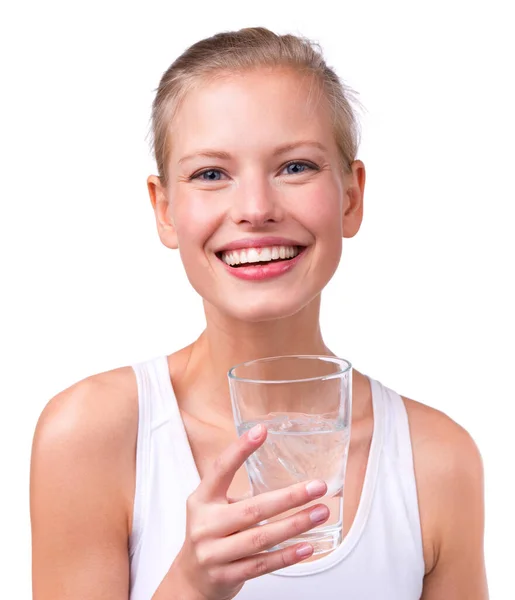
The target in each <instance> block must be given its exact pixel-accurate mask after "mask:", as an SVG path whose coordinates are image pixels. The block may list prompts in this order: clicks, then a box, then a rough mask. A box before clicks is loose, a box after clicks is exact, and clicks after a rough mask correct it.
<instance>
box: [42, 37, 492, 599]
mask: <svg viewBox="0 0 515 600" xmlns="http://www.w3.org/2000/svg"><path fill="white" fill-rule="evenodd" d="M350 98H351V94H350V92H349V90H347V89H346V88H345V87H344V86H342V85H341V83H340V82H339V80H338V78H337V77H336V75H335V74H334V72H333V71H332V70H331V69H329V68H328V67H327V66H326V65H325V63H324V61H323V59H322V57H321V54H320V53H319V52H318V51H317V49H316V48H315V47H314V46H313V45H311V44H309V43H308V42H307V41H305V40H303V39H300V38H298V37H295V36H277V35H275V34H273V33H272V32H270V31H268V30H266V29H262V28H254V29H244V30H241V31H238V32H232V33H223V34H219V35H216V36H214V37H212V38H209V39H206V40H202V41H201V42H199V43H197V44H195V45H194V46H192V47H191V48H189V49H188V50H187V51H186V52H185V53H184V54H183V55H182V56H181V57H180V58H178V59H177V60H176V61H175V63H174V64H173V65H172V66H171V67H170V69H169V70H168V71H167V72H166V73H165V74H164V76H163V78H162V80H161V83H160V86H159V89H158V91H157V95H156V98H155V101H154V107H153V133H154V151H155V157H156V162H157V167H158V175H157V176H151V177H149V179H148V189H149V193H150V199H151V203H152V206H153V209H154V211H155V216H156V222H157V228H158V232H159V236H160V239H161V241H162V243H163V244H164V245H165V246H167V247H168V248H170V249H177V248H179V249H180V254H181V258H182V260H183V263H184V266H185V269H186V272H187V275H188V278H189V281H190V282H191V284H192V285H193V287H194V288H195V289H196V291H197V292H198V293H199V294H200V295H201V296H202V298H203V301H204V308H205V315H206V328H205V331H204V332H203V333H202V335H201V336H200V337H199V338H198V339H197V340H196V341H194V342H193V343H192V344H191V345H190V346H188V347H186V348H183V349H182V350H179V351H178V352H175V353H173V354H171V355H170V356H167V357H158V358H157V359H153V360H149V361H147V362H145V363H141V364H137V365H132V366H130V367H125V368H121V369H115V370H113V371H110V372H107V373H101V374H97V375H94V376H92V377H89V378H87V379H86V380H84V381H81V382H78V383H77V384H75V385H73V386H72V387H71V388H69V389H67V390H65V391H63V392H62V393H60V394H59V395H58V396H56V397H55V398H54V399H52V400H51V402H50V403H49V404H48V406H47V407H46V408H45V410H44V411H43V414H42V416H41V418H40V421H39V423H38V427H37V430H36V434H35V438H34V449H33V461H32V475H31V477H32V479H31V514H32V528H33V586H34V597H35V598H36V600H46V599H52V600H56V599H58V600H65V599H68V598H70V599H71V598H73V599H74V600H76V599H77V598H91V599H100V598H112V599H115V598H116V599H120V600H122V599H127V598H131V599H132V600H143V599H149V598H154V599H155V600H166V599H170V600H171V599H179V598H180V599H181V600H182V599H184V600H190V599H191V600H205V599H209V600H215V599H216V600H218V599H227V598H234V597H236V596H237V597H238V598H242V599H257V598H265V597H267V598H280V597H288V598H289V597H296V598H312V597H313V596H314V595H315V594H322V595H323V596H324V597H338V598H349V599H353V600H356V599H372V598H373V599H378V598H381V599H382V600H384V599H390V598H392V599H395V600H404V599H406V600H408V599H415V598H420V597H422V598H424V600H442V599H445V600H451V599H454V598H455V599H458V598H459V599H460V600H461V599H464V598H466V599H467V600H480V599H481V600H484V599H485V598H487V597H488V592H487V585H486V576H485V569H484V559H483V484H482V465H481V458H480V455H479V453H478V450H477V448H476V446H475V444H474V442H473V441H472V439H471V438H470V436H469V435H468V434H467V432H466V431H464V430H463V429H462V428H461V427H460V426H458V425H457V424H456V423H454V422H453V421H452V420H451V419H449V418H448V417H447V416H445V415H444V414H442V413H440V412H438V411H436V410H433V409H431V408H429V407H427V406H424V405H422V404H420V403H418V402H415V401H414V400H410V399H408V398H404V397H401V396H399V395H398V394H396V393H395V392H393V391H392V390H388V389H387V388H385V387H384V386H382V385H381V384H380V383H379V382H375V381H374V380H372V379H369V378H368V377H366V376H365V375H363V374H361V373H359V372H358V371H356V370H354V372H353V409H352V436H351V442H350V450H349V457H348V463H347V474H346V482H345V516H344V523H343V534H344V537H345V539H344V542H343V543H342V544H341V546H340V547H339V548H338V549H336V550H335V551H333V552H331V553H329V554H326V555H325V556H324V555H321V556H318V555H317V556H312V548H310V547H309V545H307V547H306V545H299V544H297V545H295V546H293V547H289V548H287V549H286V550H281V551H274V552H263V551H264V550H267V549H269V548H272V547H273V546H275V545H276V544H277V543H279V542H282V541H285V540H288V539H289V538H292V537H294V536H296V535H298V534H299V533H302V532H305V531H308V530H310V529H311V528H312V527H314V526H315V525H318V524H320V523H323V522H324V521H325V520H326V519H327V510H324V503H323V495H324V493H325V491H326V486H325V482H316V481H314V482H310V484H312V485H310V484H308V485H305V484H297V485H295V486H291V487H290V488H287V489H284V490H279V491H274V492H269V493H265V494H261V495H259V496H256V497H254V498H252V497H250V496H249V494H248V491H249V490H248V481H247V478H246V474H245V469H244V461H245V459H246V458H247V457H248V456H249V455H250V454H251V453H252V452H253V451H255V450H256V449H257V448H258V447H259V446H260V445H261V444H262V443H263V442H264V440H265V438H266V431H263V430H256V431H251V432H249V433H247V434H245V435H243V436H242V437H241V438H239V439H237V436H236V433H235V431H234V423H233V418H232V413H231V405H230V399H229V393H228V386H227V375H226V374H227V371H228V369H229V368H230V367H231V366H233V365H235V364H238V363H240V362H243V361H246V360H250V359H254V358H259V357H266V356H278V355H288V354H310V355H314V354H325V355H327V354H331V352H330V350H329V349H328V348H327V347H326V346H325V344H324V341H323V338H322V335H321V332H320V327H319V309H320V295H321V292H322V290H323V288H324V287H325V285H326V284H327V283H328V281H329V280H330V278H331V277H332V275H333V274H334V272H335V270H336V268H337V266H338V263H339V260H340V256H341V250H342V238H343V237H345V238H350V237H353V236H354V235H355V234H356V233H357V232H358V230H359V228H360V225H361V221H362V215H363V192H364V185H365V169H364V165H363V163H362V162H361V161H359V160H357V159H356V153H357V145H358V143H357V123H356V119H355V116H354V113H353V110H352V107H351V103H350ZM256 247H258V248H260V251H259V252H258V253H257V254H256V253H255V252H254V251H250V249H251V248H256ZM265 248H266V249H267V250H265ZM289 261H292V262H289ZM313 498H320V503H319V504H317V506H316V507H315V510H314V511H313V510H312V509H311V508H310V509H303V508H302V507H303V505H305V504H307V503H308V502H312V500H313ZM297 507H298V512H297V514H296V515H294V516H292V517H289V518H286V519H282V520H279V521H276V522H273V523H269V524H266V525H258V523H259V522H261V521H263V520H264V519H266V518H269V517H272V516H274V515H278V514H281V513H283V512H284V511H286V510H287V509H291V508H297ZM317 509H318V510H317ZM315 511H316V512H315ZM299 563H302V564H299Z"/></svg>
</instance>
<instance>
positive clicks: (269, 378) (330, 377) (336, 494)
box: [228, 356, 352, 554]
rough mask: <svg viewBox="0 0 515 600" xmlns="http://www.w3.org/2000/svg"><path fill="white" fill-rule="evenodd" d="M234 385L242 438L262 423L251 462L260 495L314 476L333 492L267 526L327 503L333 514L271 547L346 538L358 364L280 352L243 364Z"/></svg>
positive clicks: (320, 547)
mask: <svg viewBox="0 0 515 600" xmlns="http://www.w3.org/2000/svg"><path fill="white" fill-rule="evenodd" d="M228 376H229V388H230V392H231V402H232V409H233V415H234V421H235V424H236V428H237V431H238V435H242V434H243V433H245V432H246V431H247V430H248V429H251V428H252V427H254V425H257V424H258V423H262V424H263V425H265V427H266V428H267V430H268V434H267V439H266V441H265V443H264V444H263V445H262V446H260V447H259V448H258V449H257V450H256V451H255V452H254V453H253V454H252V455H251V456H250V457H249V458H248V459H247V461H246V462H245V467H246V470H247V475H248V478H249V482H250V486H251V490H252V494H253V495H257V494H261V493H263V492H268V491H272V490H277V489H280V488H284V487H287V486H290V485H292V484H294V483H299V482H302V481H308V480H311V479H322V480H324V481H325V482H326V484H327V493H326V495H325V496H324V497H323V498H318V499H317V500H313V501H312V502H310V503H308V504H306V505H304V506H303V507H299V508H296V509H294V510H291V511H287V512H285V513H282V514H280V515H278V516H277V517H274V518H273V519H269V521H263V522H262V523H266V522H271V521H274V520H277V519H282V518H284V517H287V516H289V515H290V514H293V513H295V512H297V511H299V510H301V509H303V508H307V507H311V506H313V505H315V504H317V503H319V502H322V503H324V504H326V505H327V506H328V508H329V510H330V516H329V519H328V520H327V521H326V522H325V523H324V524H322V525H320V526H318V527H315V528H313V529H311V530H310V531H308V532H306V533H303V534H301V535H299V536H298V537H296V538H291V539H290V540H287V541H286V542H284V543H282V544H279V545H277V546H275V547H274V548H272V549H271V550H279V549H281V548H285V547H287V546H290V545H292V544H296V543H299V542H309V543H310V544H312V546H313V548H314V554H322V553H325V552H329V551H331V550H334V549H335V548H336V547H338V546H339V545H340V544H341V542H342V530H343V484H344V480H345V469H346V465H347V456H348V450H349V441H350V426H351V411H352V397H351V396H352V365H351V364H350V363H349V362H348V361H347V360H344V359H342V358H336V357H333V356H278V357H271V358H263V359H258V360H253V361H249V362H246V363H242V364H240V365H236V366H235V367H233V368H232V369H231V370H230V371H229V373H228Z"/></svg>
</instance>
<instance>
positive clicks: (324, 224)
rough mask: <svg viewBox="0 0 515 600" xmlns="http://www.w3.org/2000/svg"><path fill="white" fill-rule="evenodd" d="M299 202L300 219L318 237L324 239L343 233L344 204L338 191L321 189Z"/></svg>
mask: <svg viewBox="0 0 515 600" xmlns="http://www.w3.org/2000/svg"><path fill="white" fill-rule="evenodd" d="M299 200H300V201H299V202H298V211H297V214H298V218H299V220H300V221H301V223H302V224H303V225H304V227H306V229H308V230H310V231H311V232H312V233H313V234H314V235H315V236H316V237H318V238H322V239H324V238H327V237H328V235H329V236H331V235H338V236H340V235H341V234H342V233H343V230H342V202H341V197H340V194H339V193H338V192H337V190H334V189H330V188H329V189H328V188H327V187H324V188H320V189H318V190H314V191H313V192H312V193H309V194H306V196H305V197H303V198H302V199H299Z"/></svg>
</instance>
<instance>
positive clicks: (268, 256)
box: [221, 246, 299, 266]
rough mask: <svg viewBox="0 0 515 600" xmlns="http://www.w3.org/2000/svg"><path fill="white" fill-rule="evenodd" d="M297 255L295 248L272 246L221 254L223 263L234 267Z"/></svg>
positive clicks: (297, 251)
mask: <svg viewBox="0 0 515 600" xmlns="http://www.w3.org/2000/svg"><path fill="white" fill-rule="evenodd" d="M298 253H299V248H298V247H297V246H272V247H269V248H245V249H242V250H234V251H232V252H222V256H221V258H222V260H223V261H224V263H226V264H228V265H231V266H234V265H240V264H245V263H252V264H254V263H263V262H270V261H271V260H278V259H279V258H281V259H283V260H284V259H286V258H294V257H295V256H297V254H298Z"/></svg>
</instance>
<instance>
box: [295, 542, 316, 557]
mask: <svg viewBox="0 0 515 600" xmlns="http://www.w3.org/2000/svg"><path fill="white" fill-rule="evenodd" d="M312 551H313V547H312V546H310V545H309V544H303V545H302V546H299V547H298V548H297V550H296V551H295V554H296V555H297V556H299V557H300V558H303V557H304V556H309V555H310V554H311V552H312Z"/></svg>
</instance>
